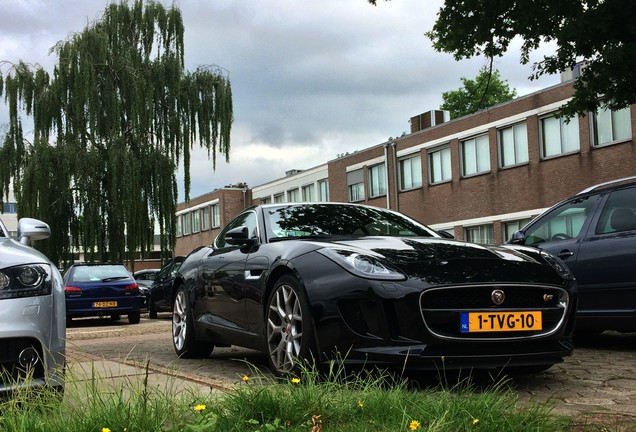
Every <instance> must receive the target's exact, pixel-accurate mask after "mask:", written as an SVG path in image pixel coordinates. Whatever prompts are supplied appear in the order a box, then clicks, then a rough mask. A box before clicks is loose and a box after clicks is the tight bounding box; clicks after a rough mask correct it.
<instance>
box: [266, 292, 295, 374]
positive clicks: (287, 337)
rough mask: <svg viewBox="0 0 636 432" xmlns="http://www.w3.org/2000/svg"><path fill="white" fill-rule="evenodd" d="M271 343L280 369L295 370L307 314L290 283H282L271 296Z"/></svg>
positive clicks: (273, 355) (271, 354)
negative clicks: (305, 314) (304, 316)
mask: <svg viewBox="0 0 636 432" xmlns="http://www.w3.org/2000/svg"><path fill="white" fill-rule="evenodd" d="M268 306H269V307H268V313H267V345H268V352H269V356H270V359H271V363H272V365H273V366H274V367H275V368H276V370H277V371H291V370H292V369H293V367H294V364H295V362H296V359H298V358H299V357H300V349H301V343H302V336H303V322H302V319H303V316H302V309H301V306H300V300H299V299H298V295H297V294H296V292H295V291H294V289H293V288H292V287H291V286H290V285H280V286H279V287H278V288H276V291H275V292H274V294H272V296H271V297H270V302H269V305H268Z"/></svg>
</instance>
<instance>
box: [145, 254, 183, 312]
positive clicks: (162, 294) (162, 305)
mask: <svg viewBox="0 0 636 432" xmlns="http://www.w3.org/2000/svg"><path fill="white" fill-rule="evenodd" d="M184 259H185V257H184V256H176V257H174V258H171V259H169V260H168V262H166V263H165V264H164V266H163V267H162V268H161V270H159V273H158V274H157V277H156V278H155V280H154V282H153V283H152V285H151V286H150V290H149V293H148V316H149V317H150V318H151V319H155V318H157V312H172V284H173V283H174V277H175V276H176V274H177V271H178V270H179V267H181V263H182V262H183V260H184Z"/></svg>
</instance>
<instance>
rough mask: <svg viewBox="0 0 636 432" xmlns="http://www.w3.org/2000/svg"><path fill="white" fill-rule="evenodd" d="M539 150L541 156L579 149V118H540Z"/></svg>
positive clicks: (556, 154)
mask: <svg viewBox="0 0 636 432" xmlns="http://www.w3.org/2000/svg"><path fill="white" fill-rule="evenodd" d="M541 144H542V146H541V150H542V152H543V157H545V158H547V157H552V156H558V155H562V154H567V153H573V152H576V151H579V149H580V145H579V120H578V117H577V118H573V119H570V122H569V123H566V120H565V119H564V118H563V117H560V118H557V117H546V118H542V119H541Z"/></svg>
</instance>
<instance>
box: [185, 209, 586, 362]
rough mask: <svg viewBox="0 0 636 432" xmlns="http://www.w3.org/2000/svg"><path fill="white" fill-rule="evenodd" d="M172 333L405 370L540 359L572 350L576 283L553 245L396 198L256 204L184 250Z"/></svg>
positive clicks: (191, 347) (277, 357) (202, 345)
mask: <svg viewBox="0 0 636 432" xmlns="http://www.w3.org/2000/svg"><path fill="white" fill-rule="evenodd" d="M174 290H175V294H174V308H173V322H172V336H173V345H174V348H175V351H176V353H177V354H178V355H179V356H181V357H186V358H193V357H207V356H209V355H210V353H211V352H212V350H213V349H214V347H215V346H229V345H239V346H243V347H248V348H252V349H257V350H262V351H264V352H266V353H267V357H268V359H269V363H270V366H271V368H272V370H273V371H274V372H277V373H282V372H288V371H293V370H295V369H296V368H297V366H298V360H299V359H312V358H313V359H315V360H316V361H317V363H319V364H322V363H325V362H326V361H328V360H330V359H337V360H342V361H344V362H345V363H347V364H375V365H379V366H386V367H390V366H396V367H400V368H407V369H430V370H440V369H461V368H478V369H490V368H504V367H515V368H524V369H526V370H531V371H538V370H544V369H547V368H549V367H550V366H552V365H553V364H555V363H558V362H560V361H562V358H563V357H564V356H567V355H569V354H571V352H572V348H573V346H572V343H571V337H572V331H573V318H574V310H575V307H576V287H575V280H574V278H573V277H572V274H571V273H570V271H569V269H568V268H567V266H565V265H564V264H563V263H562V262H561V260H560V259H558V258H556V257H554V256H553V255H551V254H549V253H547V252H543V251H540V250H538V249H535V248H527V247H523V246H514V245H510V246H500V247H493V246H482V245H477V244H470V243H465V242H461V241H456V240H451V239H447V238H442V237H440V236H439V234H437V233H435V232H434V231H433V230H431V229H429V228H428V227H426V226H424V225H422V224H420V223H418V222H416V221H414V220H412V219H410V218H408V217H406V216H404V215H402V214H400V213H396V212H393V211H388V210H384V209H381V208H376V207H369V206H362V205H355V204H342V203H294V204H266V205H260V206H255V207H251V208H248V209H246V210H244V211H243V212H241V213H240V214H239V215H238V216H236V218H234V219H233V220H232V221H231V222H230V223H229V224H228V225H227V226H226V227H225V228H224V229H223V230H222V231H221V233H220V234H219V236H218V237H217V238H216V240H215V242H214V244H213V245H211V246H206V247H201V248H199V249H196V250H194V251H193V252H192V253H191V254H190V255H189V256H188V257H187V258H186V260H185V261H184V262H183V264H182V265H181V268H180V269H179V272H178V274H177V277H176V279H175V283H174Z"/></svg>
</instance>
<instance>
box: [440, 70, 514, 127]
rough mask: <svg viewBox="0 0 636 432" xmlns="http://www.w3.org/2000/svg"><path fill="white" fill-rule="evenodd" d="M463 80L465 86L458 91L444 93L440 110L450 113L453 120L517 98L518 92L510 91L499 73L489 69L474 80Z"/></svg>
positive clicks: (481, 72) (480, 72)
mask: <svg viewBox="0 0 636 432" xmlns="http://www.w3.org/2000/svg"><path fill="white" fill-rule="evenodd" d="M461 80H462V84H463V86H462V87H460V88H459V89H458V90H450V91H447V92H444V93H442V99H443V103H442V105H441V106H440V108H441V109H443V110H448V111H450V116H451V118H457V117H462V116H465V115H468V114H473V113H475V112H477V111H479V110H483V109H485V108H488V107H491V106H493V105H497V104H500V103H503V102H507V101H509V100H512V99H513V98H514V97H515V96H517V91H516V90H514V89H513V90H510V86H509V85H508V82H507V81H503V80H502V79H501V76H500V74H499V71H498V70H495V71H494V72H492V71H491V70H490V69H489V68H488V67H483V68H482V69H481V70H480V71H479V73H478V74H477V77H476V78H475V79H474V80H471V79H468V78H461Z"/></svg>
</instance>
